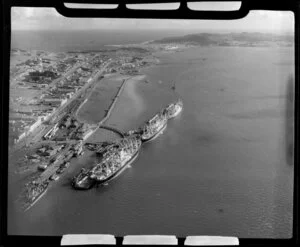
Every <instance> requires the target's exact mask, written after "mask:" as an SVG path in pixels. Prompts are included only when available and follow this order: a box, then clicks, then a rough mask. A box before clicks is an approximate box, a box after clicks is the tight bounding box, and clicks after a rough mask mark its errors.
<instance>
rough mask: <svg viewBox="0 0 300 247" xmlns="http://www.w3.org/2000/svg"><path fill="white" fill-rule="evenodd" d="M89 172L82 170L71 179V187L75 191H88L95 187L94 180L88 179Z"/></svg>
mask: <svg viewBox="0 0 300 247" xmlns="http://www.w3.org/2000/svg"><path fill="white" fill-rule="evenodd" d="M90 174H91V173H90V170H89V169H85V168H82V169H81V171H80V173H79V174H78V175H77V176H75V177H74V178H73V181H72V186H73V187H74V188H75V189H77V190H88V189H90V188H92V187H93V186H94V185H95V180H93V179H91V178H90Z"/></svg>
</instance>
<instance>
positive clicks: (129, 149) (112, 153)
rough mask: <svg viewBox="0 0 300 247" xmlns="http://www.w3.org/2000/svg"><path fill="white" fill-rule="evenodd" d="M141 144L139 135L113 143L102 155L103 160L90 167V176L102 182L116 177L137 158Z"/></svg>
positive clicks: (99, 182)
mask: <svg viewBox="0 0 300 247" xmlns="http://www.w3.org/2000/svg"><path fill="white" fill-rule="evenodd" d="M141 144H142V141H141V137H140V136H139V135H132V136H128V137H125V138H122V139H121V140H120V141H118V142H116V143H114V145H112V146H110V147H109V149H108V150H107V152H106V153H105V154H104V155H103V160H102V161H101V162H100V163H99V164H98V165H96V166H95V167H94V168H92V169H91V175H90V178H91V179H94V180H95V181H97V183H98V184H102V183H105V182H108V181H109V180H111V179H113V178H115V177H117V176H118V175H119V174H121V173H122V172H123V171H124V170H125V168H126V167H128V166H129V165H130V164H131V163H132V162H133V161H134V160H135V159H136V158H137V156H138V154H139V150H140V147H141Z"/></svg>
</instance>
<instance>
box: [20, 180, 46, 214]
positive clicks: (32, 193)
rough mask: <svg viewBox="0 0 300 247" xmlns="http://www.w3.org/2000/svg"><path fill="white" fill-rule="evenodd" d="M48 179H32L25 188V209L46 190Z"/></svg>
mask: <svg viewBox="0 0 300 247" xmlns="http://www.w3.org/2000/svg"><path fill="white" fill-rule="evenodd" d="M48 186H49V181H44V182H42V183H38V182H35V181H33V182H32V183H30V184H29V185H28V188H27V195H26V197H27V200H28V201H27V206H26V208H25V211H27V210H28V209H29V208H31V207H32V206H33V205H34V204H35V203H36V202H37V201H38V200H39V199H40V198H41V197H42V196H43V195H44V194H45V193H46V192H47V190H48Z"/></svg>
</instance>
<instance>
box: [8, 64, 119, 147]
mask: <svg viewBox="0 0 300 247" xmlns="http://www.w3.org/2000/svg"><path fill="white" fill-rule="evenodd" d="M112 62H113V60H109V61H108V62H106V63H105V64H104V66H103V67H102V68H100V70H99V71H97V72H96V73H94V75H93V76H92V77H90V81H89V82H87V83H86V84H85V85H84V86H83V87H82V88H81V89H79V90H78V91H77V92H76V93H75V94H74V95H73V97H72V98H71V99H69V100H68V101H67V102H66V103H65V104H64V105H63V106H60V107H58V108H57V110H56V111H55V112H54V113H53V114H52V116H51V118H53V117H54V118H55V116H57V115H59V114H60V113H62V111H64V110H65V108H66V107H67V106H68V105H69V104H70V103H71V102H73V101H74V100H75V99H77V98H78V97H79V96H80V95H81V94H82V93H83V92H84V90H86V89H88V87H91V85H92V84H93V83H95V80H97V79H98V78H99V76H101V75H102V73H103V72H104V71H105V69H106V68H107V67H108V66H109V65H110V64H111V63H112ZM57 121H58V120H56V121H55V122H57ZM52 127H53V125H52V124H51V125H49V126H47V127H45V125H44V124H42V125H40V126H39V127H38V128H37V129H36V130H35V131H34V132H32V133H30V134H29V135H28V136H27V137H25V138H24V139H23V140H21V141H20V142H19V143H17V144H15V147H14V150H16V149H20V148H22V147H23V146H24V145H29V144H30V143H31V142H32V141H34V142H39V141H40V140H38V139H39V138H35V137H36V136H38V137H42V136H43V135H44V134H45V133H46V132H47V131H49V130H50V129H51V128H52Z"/></svg>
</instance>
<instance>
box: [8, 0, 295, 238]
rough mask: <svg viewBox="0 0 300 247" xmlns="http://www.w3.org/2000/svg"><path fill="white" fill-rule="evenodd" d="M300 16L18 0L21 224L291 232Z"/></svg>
mask: <svg viewBox="0 0 300 247" xmlns="http://www.w3.org/2000/svg"><path fill="white" fill-rule="evenodd" d="M197 4H198V5H197ZM201 4H202V5H201V6H202V7H204V8H205V7H209V8H214V7H216V8H218V9H220V10H223V9H224V10H225V5H224V3H210V2H208V3H201ZM237 4H238V3H236V2H231V7H233V8H235V7H238V6H236V5H237ZM70 5H72V6H70V7H71V8H72V7H73V8H76V7H78V6H76V5H77V4H70ZM154 5H155V4H154ZM157 5H159V4H157ZM160 6H161V7H162V8H164V6H166V7H168V8H178V6H177V5H176V4H175V3H174V4H172V3H169V4H165V5H164V4H161V5H160ZM193 6H194V7H197V6H200V3H195V4H193ZM226 6H228V4H227V5H226ZM129 7H130V6H129ZM294 22H295V19H294V13H293V12H291V11H270V10H251V11H250V12H249V13H248V15H247V16H245V17H244V18H240V19H235V20H213V19H206V20H192V19H186V20H185V19H183V20H178V19H135V18H75V17H65V16H63V15H61V14H60V13H59V12H58V11H57V10H56V9H55V8H51V7H12V8H11V50H10V64H9V68H10V71H9V73H10V77H9V133H8V135H9V147H8V149H9V153H8V201H7V203H8V205H7V217H8V221H7V224H8V225H7V233H8V234H10V235H26V236H61V235H64V234H100V233H101V234H114V235H117V236H125V235H139V234H148V235H175V236H178V237H184V236H188V235H214V236H236V237H239V238H272V239H289V238H291V237H292V236H293V191H294V186H293V185H294V94H295V93H294V84H295V56H294V53H295V44H294Z"/></svg>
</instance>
